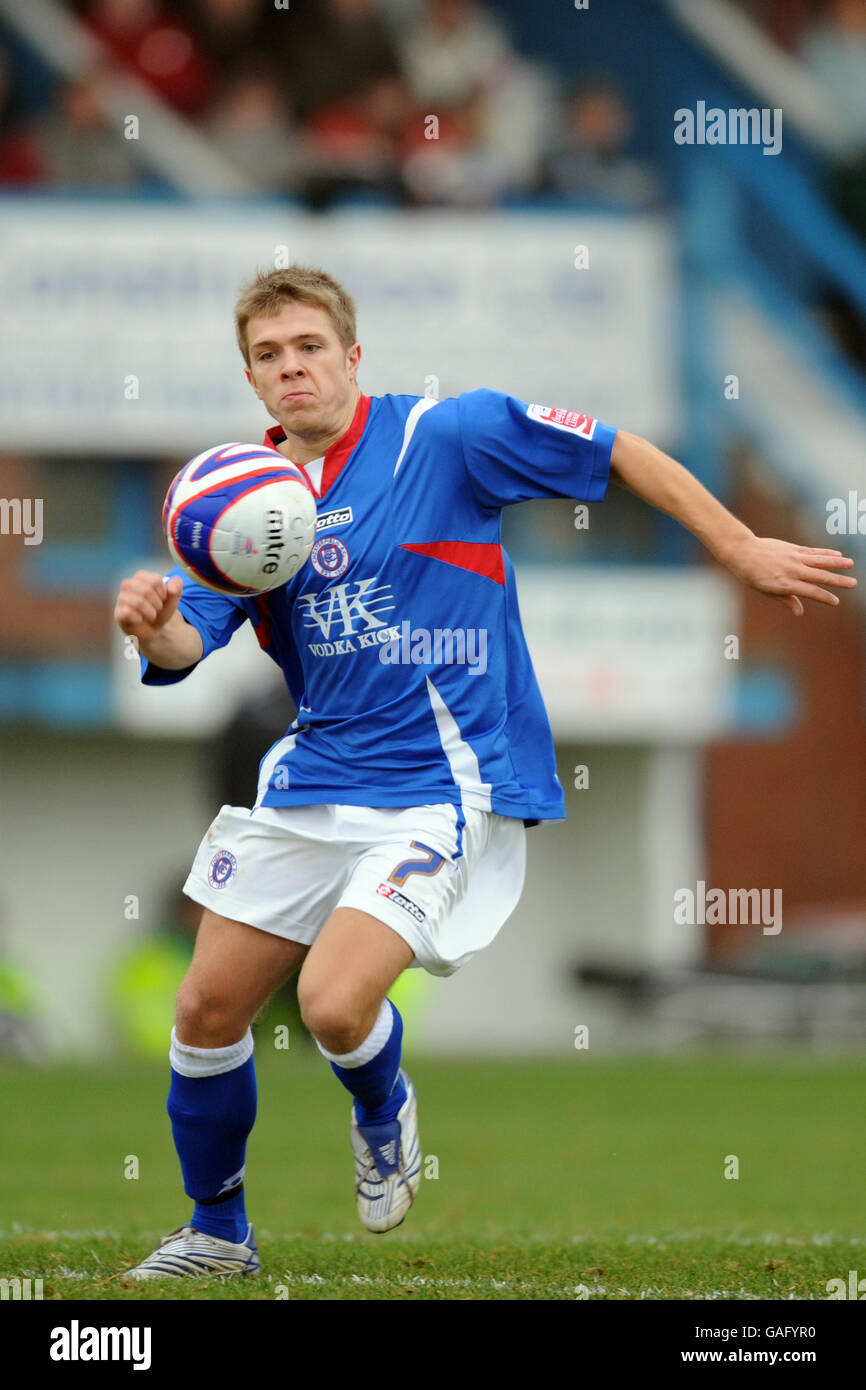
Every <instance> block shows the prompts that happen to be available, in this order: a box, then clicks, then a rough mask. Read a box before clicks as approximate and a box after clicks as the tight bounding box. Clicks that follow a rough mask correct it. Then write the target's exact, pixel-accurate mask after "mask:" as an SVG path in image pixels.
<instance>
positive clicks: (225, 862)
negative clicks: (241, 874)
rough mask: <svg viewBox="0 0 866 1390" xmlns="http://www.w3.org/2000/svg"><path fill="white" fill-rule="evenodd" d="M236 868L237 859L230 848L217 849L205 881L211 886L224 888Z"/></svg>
mask: <svg viewBox="0 0 866 1390" xmlns="http://www.w3.org/2000/svg"><path fill="white" fill-rule="evenodd" d="M237 870H238V861H237V860H236V859H235V857H234V855H233V854H232V853H231V851H230V850H227V849H218V850H217V852H216V854H215V855H214V857H213V859H212V860H211V861H210V865H209V867H208V871H207V881H208V883H209V884H210V886H211V888H225V886H226V884H227V883H228V882H229V881H230V880H231V879H232V878H234V876H235V874H236V873H237Z"/></svg>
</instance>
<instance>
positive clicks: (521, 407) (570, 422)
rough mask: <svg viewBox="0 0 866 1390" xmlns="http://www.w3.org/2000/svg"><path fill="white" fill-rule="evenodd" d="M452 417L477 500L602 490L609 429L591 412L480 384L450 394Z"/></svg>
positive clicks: (598, 494)
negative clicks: (531, 401)
mask: <svg viewBox="0 0 866 1390" xmlns="http://www.w3.org/2000/svg"><path fill="white" fill-rule="evenodd" d="M458 419H459V421H460V435H461V440H462V446H463V456H464V459H465V461H466V468H467V471H468V474H469V480H470V483H471V485H472V489H473V491H474V493H475V495H476V497H477V498H478V501H479V502H480V503H481V504H482V506H485V507H490V508H495V507H504V506H507V505H508V504H509V503H512V502H525V501H528V500H529V499H530V498H533V497H569V498H574V499H575V500H576V501H580V502H600V501H601V499H602V498H603V497H604V494H605V492H606V490H607V484H608V479H609V476H610V454H611V449H612V448H613V441H614V439H615V437H616V430H615V429H613V428H611V426H609V425H603V424H602V423H601V421H600V420H596V419H594V418H593V417H592V416H591V415H582V414H580V413H579V412H578V411H576V410H567V409H565V408H560V407H554V406H545V405H528V404H527V403H526V402H525V401H521V400H519V399H518V398H517V397H516V396H507V395H504V394H503V393H502V392H500V391H488V390H480V391H467V392H465V393H464V394H463V395H461V396H459V397H458Z"/></svg>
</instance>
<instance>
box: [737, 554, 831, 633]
mask: <svg viewBox="0 0 866 1390" xmlns="http://www.w3.org/2000/svg"><path fill="white" fill-rule="evenodd" d="M853 563H854V561H853V559H852V558H851V556H850V555H843V554H842V552H841V550H822V549H820V548H819V547H815V546H811V545H792V544H791V543H790V541H778V540H772V539H770V538H769V537H762V536H749V537H748V538H747V539H746V540H744V541H743V542H742V543H741V544H740V546H738V548H737V551H736V553H735V555H734V556H733V557H732V559H731V560H730V561H729V563H728V568H729V569H730V570H731V571H732V572H733V573H734V574H735V575H736V576H737V578H738V579H742V580H743V582H744V583H745V584H750V585H751V586H752V588H753V589H759V590H760V591H761V593H763V594H772V595H773V596H774V597H775V598H779V599H781V600H782V602H783V603H784V604H785V605H786V607H788V608H790V610H791V612H792V613H793V614H794V616H795V617H797V618H800V617H802V615H803V612H804V611H805V610H804V608H803V604H802V602H801V600H802V599H804V598H811V599H814V600H815V602H816V603H829V604H831V605H833V606H834V607H835V605H836V604H838V602H839V598H838V595H836V594H831V593H830V592H829V590H828V589H826V588H822V587H821V586H822V585H825V584H829V585H831V586H832V587H833V588H835V589H854V588H856V587H857V580H856V579H855V578H854V577H853V575H849V574H835V573H834V571H835V570H843V569H845V570H847V569H850V568H851V566H852V565H853Z"/></svg>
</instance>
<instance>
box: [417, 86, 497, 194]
mask: <svg viewBox="0 0 866 1390" xmlns="http://www.w3.org/2000/svg"><path fill="white" fill-rule="evenodd" d="M435 120H436V122H437V126H436V127H435V129H436V131H437V134H436V138H435V139H431V140H425V139H424V138H423V134H422V137H421V138H419V139H418V140H417V141H416V144H415V148H414V150H413V152H412V153H411V154H410V155H409V156H408V157H407V158H406V160H405V161H404V164H403V178H404V180H405V182H406V186H407V188H408V189H409V190H410V192H411V194H412V197H413V200H414V201H415V202H416V203H421V204H424V203H427V204H440V205H443V204H444V205H448V206H452V207H467V208H470V207H488V206H490V205H491V204H493V203H496V202H498V201H499V200H500V199H501V198H502V196H503V195H504V194H505V193H506V192H508V191H509V189H510V185H511V181H510V177H509V170H508V168H507V166H506V164H505V162H504V161H503V160H502V159H501V157H499V156H498V155H497V153H496V152H495V151H494V150H492V149H491V147H490V145H489V144H488V142H487V139H486V106H485V95H484V91H483V88H481V87H480V86H477V87H475V88H474V89H472V90H471V91H469V92H467V93H466V94H465V95H464V96H463V97H462V98H461V100H460V101H459V102H456V103H453V104H452V105H451V107H450V109H449V110H446V111H444V112H443V113H442V115H441V117H440V116H436V117H435Z"/></svg>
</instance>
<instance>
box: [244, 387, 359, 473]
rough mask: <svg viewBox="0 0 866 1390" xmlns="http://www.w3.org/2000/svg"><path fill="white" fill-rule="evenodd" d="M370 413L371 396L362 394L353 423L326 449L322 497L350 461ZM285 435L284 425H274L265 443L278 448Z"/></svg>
mask: <svg viewBox="0 0 866 1390" xmlns="http://www.w3.org/2000/svg"><path fill="white" fill-rule="evenodd" d="M369 414H370V397H369V396H364V395H362V396H361V399H360V400H359V401H358V405H357V408H356V410H355V414H354V416H353V417H352V423H351V425H350V426H349V428H348V429H347V430H346V433H345V434H344V435H341V436H340V438H339V439H338V440H336V441H335V443H333V444H332V445H331V446H330V448H328V449H326V450H325V462H324V466H323V468H322V485H321V487H320V488H319V496H320V497H324V495H325V493H326V492H327V491H328V488H329V487H331V485H332V484H333V483H335V482H336V480H337V478H338V476H339V474H340V472H341V470H342V468H343V466H344V464H346V463H347V462H348V460H349V456H350V455H351V453H352V451H353V450H354V448H355V445H356V444H357V443H358V441H359V439H360V438H361V435H362V434H363V433H364V426H365V425H366V423H367V416H368V415H369ZM285 437H286V433H285V430H284V429H283V427H282V425H273V426H272V427H271V428H270V429H269V430H266V431H265V444H267V445H268V446H269V447H270V448H271V449H276V447H277V445H278V444H282V443H283V441H284V439H285ZM292 462H294V460H292ZM295 467H296V468H300V469H301V471H302V472H303V473H304V476H305V477H306V476H307V474H306V470H305V469H304V466H303V464H301V463H298V464H295Z"/></svg>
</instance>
